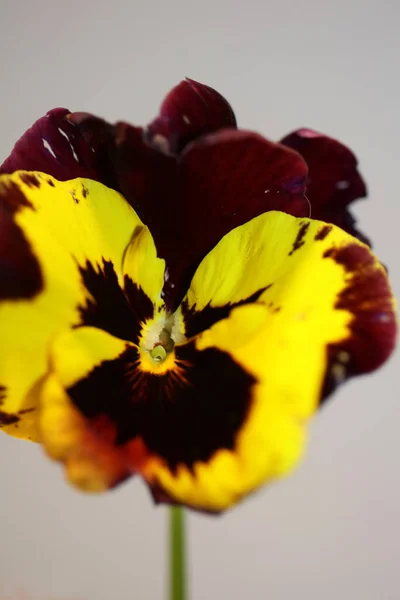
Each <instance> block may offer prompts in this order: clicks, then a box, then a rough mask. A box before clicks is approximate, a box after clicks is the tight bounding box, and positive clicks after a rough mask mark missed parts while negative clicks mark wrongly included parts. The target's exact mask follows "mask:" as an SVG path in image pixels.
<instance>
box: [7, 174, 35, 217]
mask: <svg viewBox="0 0 400 600" xmlns="http://www.w3.org/2000/svg"><path fill="white" fill-rule="evenodd" d="M0 202H1V205H2V206H3V207H4V208H5V209H7V210H8V211H9V212H10V213H11V214H14V213H16V212H17V211H18V210H19V209H20V208H31V209H32V210H35V208H34V206H33V204H32V202H31V201H30V200H28V198H27V197H26V196H25V194H23V193H22V191H21V189H20V187H19V186H18V185H17V184H16V183H14V182H13V181H8V182H7V183H6V184H2V185H1V186H0Z"/></svg>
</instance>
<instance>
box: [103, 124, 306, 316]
mask: <svg viewBox="0 0 400 600" xmlns="http://www.w3.org/2000/svg"><path fill="white" fill-rule="evenodd" d="M115 132H116V133H115V139H116V144H115V146H114V148H113V150H112V154H111V160H112V164H113V168H114V171H115V174H116V179H117V181H118V183H119V187H120V190H121V192H122V194H123V195H124V196H125V198H126V199H127V200H128V202H129V203H130V204H131V205H132V206H133V208H134V209H135V210H136V211H137V213H138V215H139V216H140V218H141V219H142V220H143V222H144V223H145V224H146V225H148V227H149V228H150V231H151V233H152V235H153V237H154V239H155V243H156V247H157V251H158V254H159V256H161V257H162V258H164V259H165V260H166V263H167V267H168V274H167V278H166V279H167V281H166V284H165V289H164V293H165V300H166V302H167V304H168V306H169V307H171V308H172V307H173V306H175V305H176V303H177V302H178V301H179V300H180V299H181V297H182V296H183V295H184V293H185V291H186V287H187V285H188V283H189V282H190V279H191V277H192V275H193V273H194V271H195V269H196V268H197V266H198V264H199V263H200V261H201V260H202V258H203V257H204V256H205V255H206V254H207V253H208V252H209V251H210V250H211V249H212V248H213V247H214V246H215V244H217V242H218V241H219V240H220V239H221V237H223V236H224V235H225V234H226V233H228V232H229V231H230V230H231V229H233V228H234V227H237V226H239V225H242V224H243V223H246V222H247V221H248V220H250V219H252V218H254V217H256V216H258V215H259V214H261V213H263V212H266V211H268V210H283V211H285V212H288V213H290V214H293V215H295V216H308V215H309V204H308V201H307V200H306V199H305V197H304V194H303V192H304V182H305V179H306V176H307V166H306V164H305V162H304V160H303V159H302V158H301V156H300V155H299V154H298V153H296V152H293V151H292V150H289V149H288V148H285V147H284V146H282V145H280V144H275V143H272V142H269V141H267V140H266V139H264V138H263V137H261V136H259V135H257V134H255V133H249V132H245V131H237V130H233V129H232V130H223V131H220V132H219V133H215V134H210V135H208V136H204V137H203V138H202V139H201V140H199V141H198V142H197V143H194V144H192V145H191V146H190V147H188V149H187V150H186V151H185V152H184V153H183V155H182V156H181V158H180V159H178V160H176V159H175V158H174V157H171V156H167V155H165V154H161V153H160V152H157V151H156V150H154V149H153V148H151V147H150V146H147V145H146V144H145V143H144V142H143V137H142V131H141V129H139V128H135V127H132V126H130V125H126V124H124V123H120V124H118V125H117V126H116V129H115Z"/></svg>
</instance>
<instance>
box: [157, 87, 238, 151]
mask: <svg viewBox="0 0 400 600" xmlns="http://www.w3.org/2000/svg"><path fill="white" fill-rule="evenodd" d="M224 128H234V129H236V118H235V114H234V112H233V110H232V107H231V106H230V104H229V103H228V101H227V100H225V98H224V97H223V96H221V94H219V93H218V92H217V91H216V90H214V89H213V88H211V87H209V86H207V85H204V84H202V83H199V82H198V81H194V80H193V79H185V80H184V81H181V83H180V84H179V85H177V86H175V87H174V88H173V89H172V90H171V91H170V92H169V94H168V95H167V96H166V98H165V99H164V101H163V103H162V105H161V107H160V113H159V115H158V116H157V117H156V118H155V119H154V120H153V121H152V122H151V123H150V124H149V125H148V127H147V128H146V139H147V140H148V142H149V143H150V144H152V145H153V146H154V147H155V148H157V149H158V150H160V151H161V152H165V153H166V154H173V155H178V154H179V153H180V152H181V151H182V150H183V148H184V147H185V146H186V145H187V144H189V143H190V142H193V141H195V140H196V139H197V138H199V137H200V136H202V135H204V134H206V133H212V132H214V131H218V130H219V129H224Z"/></svg>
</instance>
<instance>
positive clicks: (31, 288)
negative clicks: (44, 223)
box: [0, 190, 43, 300]
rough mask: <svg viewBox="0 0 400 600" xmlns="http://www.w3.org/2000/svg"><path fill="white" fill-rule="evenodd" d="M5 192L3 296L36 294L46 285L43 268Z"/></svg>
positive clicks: (0, 265)
mask: <svg viewBox="0 0 400 600" xmlns="http://www.w3.org/2000/svg"><path fill="white" fill-rule="evenodd" d="M3 193H4V192H3V190H2V191H0V300H10V299H19V298H23V299H30V298H34V297H35V296H36V295H37V294H39V293H40V292H41V290H42V289H43V276H42V271H41V268H40V265H39V262H38V260H37V259H36V257H35V255H34V253H33V252H32V249H31V246H30V244H29V242H28V241H27V239H26V238H25V236H24V233H23V231H22V229H21V228H20V227H19V226H18V225H17V224H16V223H15V221H14V214H13V213H12V212H10V210H7V208H6V206H4V205H3V204H2V200H3ZM6 198H7V196H6Z"/></svg>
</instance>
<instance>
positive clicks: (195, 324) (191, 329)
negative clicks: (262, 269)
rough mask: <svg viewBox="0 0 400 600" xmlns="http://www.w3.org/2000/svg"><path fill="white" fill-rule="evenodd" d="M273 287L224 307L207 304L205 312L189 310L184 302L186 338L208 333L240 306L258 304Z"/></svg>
mask: <svg viewBox="0 0 400 600" xmlns="http://www.w3.org/2000/svg"><path fill="white" fill-rule="evenodd" d="M272 285H273V284H272V283H271V284H270V285H267V286H266V287H264V288H261V289H260V290H257V291H256V292H254V294H252V295H251V296H249V297H248V298H245V299H244V300H240V301H239V302H234V303H232V304H230V303H229V304H225V305H224V306H210V304H207V306H205V308H203V310H196V305H194V306H193V307H192V308H189V306H188V304H187V302H183V303H182V314H183V318H184V321H185V328H186V337H192V336H194V335H197V334H199V333H201V332H202V331H206V329H209V328H210V327H211V326H212V325H214V323H217V322H218V321H221V320H222V319H226V318H227V317H229V314H230V312H231V311H232V310H233V309H234V308H237V307H238V306H243V305H244V304H252V303H253V302H257V300H258V299H259V298H260V296H261V295H262V294H263V293H264V292H265V291H266V290H268V289H269V288H270V287H272Z"/></svg>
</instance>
